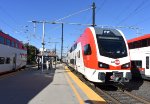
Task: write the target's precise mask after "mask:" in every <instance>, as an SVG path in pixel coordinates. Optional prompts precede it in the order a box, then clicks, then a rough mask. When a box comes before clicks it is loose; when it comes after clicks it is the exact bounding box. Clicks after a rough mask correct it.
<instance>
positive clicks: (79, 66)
mask: <svg viewBox="0 0 150 104" xmlns="http://www.w3.org/2000/svg"><path fill="white" fill-rule="evenodd" d="M76 53H77V55H76V56H77V57H76V65H77V71H79V72H80V73H82V74H84V65H83V56H82V49H81V43H78V44H77V50H76Z"/></svg>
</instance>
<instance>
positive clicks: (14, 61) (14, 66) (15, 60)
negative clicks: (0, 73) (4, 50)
mask: <svg viewBox="0 0 150 104" xmlns="http://www.w3.org/2000/svg"><path fill="white" fill-rule="evenodd" d="M16 62H17V54H16V53H15V55H14V57H13V70H16Z"/></svg>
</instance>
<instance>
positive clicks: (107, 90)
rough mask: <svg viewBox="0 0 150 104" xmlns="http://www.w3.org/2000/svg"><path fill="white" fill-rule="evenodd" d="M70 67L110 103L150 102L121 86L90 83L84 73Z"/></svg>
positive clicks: (149, 103)
mask: <svg viewBox="0 0 150 104" xmlns="http://www.w3.org/2000/svg"><path fill="white" fill-rule="evenodd" d="M69 68H70V67H69ZM70 69H71V70H72V72H73V73H74V74H75V75H76V76H78V77H79V79H80V80H81V81H82V82H84V83H85V84H86V85H88V86H89V87H91V88H92V90H94V91H95V92H96V93H97V94H99V95H100V96H101V97H103V98H104V99H105V100H106V102H107V103H108V104H150V102H148V101H147V100H146V99H143V98H141V97H138V96H136V95H133V94H131V93H129V92H127V91H125V90H124V89H122V88H120V87H117V86H113V85H106V86H105V85H98V84H93V83H90V82H89V81H87V80H86V79H85V78H84V77H83V75H81V74H80V73H78V72H76V71H74V69H73V68H70Z"/></svg>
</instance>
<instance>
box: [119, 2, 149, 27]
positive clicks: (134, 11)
mask: <svg viewBox="0 0 150 104" xmlns="http://www.w3.org/2000/svg"><path fill="white" fill-rule="evenodd" d="M147 1H148V0H143V1H142V2H141V3H140V4H139V5H138V6H137V7H136V8H135V9H134V10H133V11H132V12H130V13H129V14H128V15H127V17H125V18H124V19H122V20H121V21H120V22H118V23H117V25H119V24H121V23H123V22H125V21H126V20H128V19H129V18H130V17H131V16H133V15H135V14H136V13H137V12H138V11H139V10H141V8H142V6H143V5H144V4H145V3H146V2H147Z"/></svg>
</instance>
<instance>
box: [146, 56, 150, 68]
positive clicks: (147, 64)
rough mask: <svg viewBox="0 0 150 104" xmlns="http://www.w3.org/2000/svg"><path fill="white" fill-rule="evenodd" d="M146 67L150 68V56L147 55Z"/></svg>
mask: <svg viewBox="0 0 150 104" xmlns="http://www.w3.org/2000/svg"><path fill="white" fill-rule="evenodd" d="M146 69H149V57H148V56H146Z"/></svg>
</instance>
